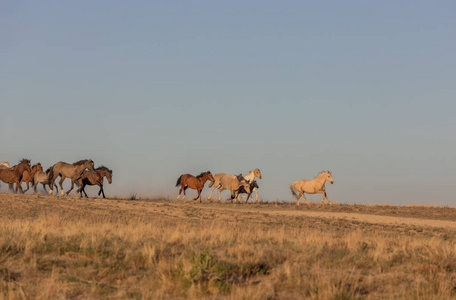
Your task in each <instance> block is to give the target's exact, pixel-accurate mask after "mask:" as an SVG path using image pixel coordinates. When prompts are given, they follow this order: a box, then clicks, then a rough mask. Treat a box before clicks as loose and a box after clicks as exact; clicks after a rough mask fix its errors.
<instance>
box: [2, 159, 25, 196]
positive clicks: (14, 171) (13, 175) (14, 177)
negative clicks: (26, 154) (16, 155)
mask: <svg viewBox="0 0 456 300" xmlns="http://www.w3.org/2000/svg"><path fill="white" fill-rule="evenodd" d="M24 171H29V172H30V171H31V170H30V160H29V159H22V160H21V161H20V162H19V163H18V164H17V165H15V166H12V167H11V168H0V180H1V181H3V182H4V183H16V191H15V192H16V193H17V190H18V189H20V190H21V193H22V194H23V193H24V191H23V190H22V186H21V184H20V182H21V180H22V177H23V174H24Z"/></svg>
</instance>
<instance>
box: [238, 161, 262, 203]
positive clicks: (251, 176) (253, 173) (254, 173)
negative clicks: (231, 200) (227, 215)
mask: <svg viewBox="0 0 456 300" xmlns="http://www.w3.org/2000/svg"><path fill="white" fill-rule="evenodd" d="M255 177H257V178H259V179H261V178H262V177H261V172H260V169H255V170H251V171H249V172H248V173H247V175H245V176H244V180H245V181H247V182H248V183H249V185H251V184H252V183H253V181H254V180H255ZM252 192H255V195H256V197H255V202H258V190H257V188H256V187H254V188H253V190H252V191H251V192H250V194H251V193H252ZM238 195H239V197H238V198H239V202H240V201H241V194H238ZM245 197H247V195H243V196H242V198H245ZM247 200H248V199H247Z"/></svg>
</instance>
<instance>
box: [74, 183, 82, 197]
mask: <svg viewBox="0 0 456 300" xmlns="http://www.w3.org/2000/svg"><path fill="white" fill-rule="evenodd" d="M82 188H83V185H81V187H80V188H78V189H77V190H76V192H75V193H76V195H77V194H78V193H79V198H82Z"/></svg>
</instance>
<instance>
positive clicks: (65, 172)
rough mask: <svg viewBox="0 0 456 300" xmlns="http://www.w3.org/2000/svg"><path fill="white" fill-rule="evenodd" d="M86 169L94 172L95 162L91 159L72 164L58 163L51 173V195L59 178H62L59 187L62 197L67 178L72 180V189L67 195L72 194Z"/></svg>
mask: <svg viewBox="0 0 456 300" xmlns="http://www.w3.org/2000/svg"><path fill="white" fill-rule="evenodd" d="M86 168H87V169H89V170H91V171H93V170H94V169H93V161H92V160H91V159H83V160H80V161H77V162H75V163H72V164H68V163H66V162H63V161H59V162H58V163H56V164H55V165H53V166H52V167H51V172H49V185H50V190H49V194H52V187H53V186H54V182H55V179H56V178H57V177H58V176H60V181H59V185H60V189H61V190H60V192H61V193H62V196H63V195H64V191H63V185H62V183H63V181H64V180H65V178H67V177H68V178H70V179H71V188H70V189H69V190H68V191H67V192H66V194H67V195H68V194H69V193H70V192H71V190H72V189H73V188H74V182H75V181H76V180H78V179H79V178H80V177H81V175H82V172H84V170H85V169H86Z"/></svg>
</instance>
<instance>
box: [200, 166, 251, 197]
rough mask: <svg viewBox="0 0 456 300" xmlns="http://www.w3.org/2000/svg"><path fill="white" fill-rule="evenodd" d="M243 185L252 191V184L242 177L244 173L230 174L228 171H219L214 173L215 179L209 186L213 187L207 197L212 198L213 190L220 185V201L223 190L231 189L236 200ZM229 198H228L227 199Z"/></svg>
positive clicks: (218, 190)
mask: <svg viewBox="0 0 456 300" xmlns="http://www.w3.org/2000/svg"><path fill="white" fill-rule="evenodd" d="M241 186H243V187H244V189H245V190H246V191H247V193H250V185H249V184H248V183H247V182H246V181H245V180H244V178H242V175H238V176H236V175H230V174H226V173H217V174H214V181H211V183H210V185H209V187H211V194H210V195H209V197H208V198H207V200H210V199H211V197H212V192H213V191H214V189H215V188H217V187H218V189H217V192H218V195H219V199H218V200H219V201H220V200H221V199H222V196H221V194H220V192H221V191H223V190H230V191H231V199H234V201H236V200H237V199H236V198H237V196H238V190H239V187H241ZM227 200H228V199H227Z"/></svg>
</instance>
